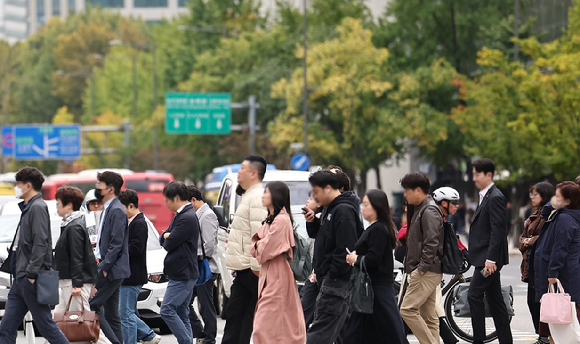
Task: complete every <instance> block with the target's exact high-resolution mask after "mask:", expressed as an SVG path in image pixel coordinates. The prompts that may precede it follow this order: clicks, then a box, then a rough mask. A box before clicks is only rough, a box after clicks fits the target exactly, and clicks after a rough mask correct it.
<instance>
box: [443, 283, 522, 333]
mask: <svg viewBox="0 0 580 344" xmlns="http://www.w3.org/2000/svg"><path fill="white" fill-rule="evenodd" d="M465 281H466V282H470V281H471V277H469V278H466V279H465ZM459 284H460V282H456V283H455V284H454V285H453V287H451V288H450V289H449V291H448V292H447V295H446V296H445V316H446V318H445V320H446V321H447V324H448V325H449V328H451V331H453V333H454V334H455V335H456V336H457V337H459V338H461V339H463V340H464V341H466V342H468V343H473V327H472V325H471V318H460V317H456V316H455V312H453V301H454V298H453V294H455V293H454V290H455V288H457V286H458V285H459ZM511 320H512V318H511V317H510V322H511ZM485 330H486V336H485V340H484V342H485V343H489V342H491V341H493V340H495V339H497V331H496V330H495V324H494V323H493V319H492V318H485Z"/></svg>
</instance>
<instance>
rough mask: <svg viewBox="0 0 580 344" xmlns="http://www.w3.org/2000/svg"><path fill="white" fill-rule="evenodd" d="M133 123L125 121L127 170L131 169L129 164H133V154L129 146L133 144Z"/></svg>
mask: <svg viewBox="0 0 580 344" xmlns="http://www.w3.org/2000/svg"><path fill="white" fill-rule="evenodd" d="M130 132H131V123H130V122H129V120H128V119H125V120H124V121H123V135H124V136H125V168H126V169H129V164H130V162H131V154H129V144H130V143H131V137H130Z"/></svg>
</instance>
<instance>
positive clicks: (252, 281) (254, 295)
mask: <svg viewBox="0 0 580 344" xmlns="http://www.w3.org/2000/svg"><path fill="white" fill-rule="evenodd" d="M266 165H267V163H266V159H264V158H262V157H261V156H256V155H251V156H248V157H246V158H245V159H244V162H243V163H242V166H241V167H240V170H239V171H238V184H239V185H240V187H241V188H242V189H243V190H244V191H245V192H244V194H243V195H242V199H241V201H240V204H239V205H238V209H237V210H236V214H235V216H234V221H233V222H232V225H231V230H230V235H229V238H228V249H227V251H226V266H227V268H228V269H230V270H233V271H234V272H235V276H236V278H235V279H234V283H233V284H232V289H231V292H230V300H229V302H228V306H227V309H226V326H225V328H224V337H223V339H222V344H249V343H250V338H251V335H252V331H251V328H252V322H250V321H249V320H250V319H247V321H244V317H245V316H246V315H251V317H252V318H253V315H254V309H255V308H256V302H257V301H258V276H259V275H260V264H258V261H257V260H256V259H255V258H254V257H252V255H251V253H250V247H251V245H252V236H254V234H256V232H257V231H258V229H260V227H261V226H262V222H263V221H264V220H265V219H266V217H267V216H268V211H267V210H266V208H264V207H263V206H262V194H263V193H264V188H263V187H262V180H263V179H264V175H265V174H266ZM248 327H249V328H248Z"/></svg>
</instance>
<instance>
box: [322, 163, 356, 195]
mask: <svg viewBox="0 0 580 344" xmlns="http://www.w3.org/2000/svg"><path fill="white" fill-rule="evenodd" d="M326 169H327V170H328V171H330V172H332V173H334V174H336V179H338V183H339V184H340V187H339V189H343V190H344V191H350V190H352V189H351V187H350V178H349V177H348V174H346V173H345V172H344V171H343V170H342V168H340V166H336V165H328V167H327V168H326Z"/></svg>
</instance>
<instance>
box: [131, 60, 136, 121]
mask: <svg viewBox="0 0 580 344" xmlns="http://www.w3.org/2000/svg"><path fill="white" fill-rule="evenodd" d="M131 64H132V67H133V119H136V118H137V53H136V52H133V57H132V60H131Z"/></svg>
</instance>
